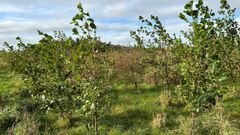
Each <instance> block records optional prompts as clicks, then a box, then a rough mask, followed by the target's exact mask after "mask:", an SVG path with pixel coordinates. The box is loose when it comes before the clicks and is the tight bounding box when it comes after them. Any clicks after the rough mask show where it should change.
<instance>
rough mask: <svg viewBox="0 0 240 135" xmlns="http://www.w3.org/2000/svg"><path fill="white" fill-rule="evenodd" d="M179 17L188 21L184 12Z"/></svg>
mask: <svg viewBox="0 0 240 135" xmlns="http://www.w3.org/2000/svg"><path fill="white" fill-rule="evenodd" d="M179 18H180V19H182V20H184V21H187V18H186V16H185V15H184V14H183V13H180V14H179Z"/></svg>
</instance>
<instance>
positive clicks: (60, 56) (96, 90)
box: [5, 4, 111, 135]
mask: <svg viewBox="0 0 240 135" xmlns="http://www.w3.org/2000/svg"><path fill="white" fill-rule="evenodd" d="M77 7H78V9H79V13H78V14H77V15H76V16H75V17H74V18H73V19H72V22H71V23H72V24H74V26H75V28H73V29H72V32H73V34H74V35H77V38H76V40H73V39H72V38H71V37H66V36H65V34H64V33H63V32H59V31H56V32H55V36H51V35H49V34H45V33H43V32H41V31H38V33H39V35H42V36H43V38H42V39H41V40H40V41H39V43H38V44H24V43H23V42H22V40H21V39H20V38H19V37H18V38H17V40H18V41H19V43H18V49H17V50H14V49H13V46H10V45H9V44H7V43H5V45H6V46H7V47H8V48H9V49H10V51H11V52H12V53H13V54H14V55H13V57H12V61H11V63H12V67H13V70H14V71H16V72H18V73H19V74H21V75H23V80H24V81H25V83H26V85H27V87H28V91H27V92H28V95H30V98H29V100H31V101H34V104H35V106H36V109H37V110H42V111H55V112H60V113H61V114H64V113H71V112H72V111H75V110H76V109H80V110H81V111H80V112H81V115H85V116H87V118H92V119H94V121H93V123H92V122H89V123H90V125H91V126H90V127H94V129H95V134H96V135H98V134H99V132H98V123H99V117H100V115H103V114H104V113H106V109H108V107H109V105H110V101H111V100H110V98H109V94H110V93H109V90H111V85H110V81H109V79H110V75H111V68H110V66H109V63H108V62H107V61H106V56H104V54H101V52H99V50H98V47H96V43H97V42H99V39H98V38H97V37H96V25H95V24H94V20H93V19H92V18H91V17H90V14H89V13H88V12H85V11H84V10H83V7H82V5H81V4H78V6H77ZM63 116H64V115H63Z"/></svg>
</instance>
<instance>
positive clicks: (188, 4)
mask: <svg viewBox="0 0 240 135" xmlns="http://www.w3.org/2000/svg"><path fill="white" fill-rule="evenodd" d="M192 6H193V0H191V1H189V2H188V3H187V4H186V5H185V6H184V8H185V9H192Z"/></svg>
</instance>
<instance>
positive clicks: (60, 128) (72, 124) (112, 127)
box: [0, 53, 240, 135]
mask: <svg viewBox="0 0 240 135" xmlns="http://www.w3.org/2000/svg"><path fill="white" fill-rule="evenodd" d="M22 85H23V83H22V81H21V79H20V77H19V76H17V75H14V74H13V73H11V72H10V71H9V70H8V69H7V62H6V56H5V54H3V53H0V95H6V94H9V95H12V93H11V92H16V91H17V90H18V88H19V87H21V86H22ZM229 87H231V92H229V93H228V94H227V95H226V96H225V97H224V102H223V107H224V113H225V115H226V116H228V119H229V120H231V121H232V122H233V123H235V125H237V128H238V129H240V122H239V121H240V94H239V93H240V85H239V84H238V83H236V84H232V85H229ZM140 89H141V93H139V92H136V91H135V90H134V89H133V87H132V86H131V85H128V86H127V87H126V86H125V85H116V86H115V88H114V90H113V94H114V95H116V96H115V98H116V100H115V101H114V103H113V105H112V108H111V112H109V113H108V115H106V116H103V117H101V123H100V125H101V126H100V129H101V134H112V135H118V134H119V135H120V134H125V135H133V134H136V135H148V134H156V135H158V134H177V132H178V129H179V126H180V125H181V123H182V122H179V121H178V120H181V118H183V119H182V121H185V120H187V119H188V118H189V115H190V114H189V111H188V110H187V108H186V107H183V104H181V103H179V102H178V97H177V96H176V95H172V97H171V103H170V105H169V106H167V107H164V106H162V105H160V103H159V96H160V94H161V93H162V92H163V89H162V88H161V87H155V86H151V85H147V84H141V85H140ZM10 93H11V94H10ZM12 102H14V100H13V101H12ZM14 105H15V104H14V103H13V104H12V106H11V108H14ZM3 112H4V108H2V109H1V110H0V120H2V122H3V121H4V120H5V119H4V118H3V117H5V114H4V113H3ZM159 113H166V114H167V117H166V124H165V126H163V128H162V129H161V130H158V129H157V130H154V129H153V128H152V122H153V119H154V117H156V115H157V114H159ZM207 115H208V114H207ZM207 115H206V116H207ZM201 117H205V114H204V115H201V116H199V118H201ZM185 118H186V119H185ZM42 119H43V120H42V121H45V122H46V124H45V125H44V124H42V125H41V128H42V130H43V129H44V130H48V131H47V133H46V134H59V135H67V134H69V135H78V134H87V129H86V126H85V124H84V123H83V121H84V120H83V119H81V118H79V117H76V116H73V117H71V118H70V119H68V120H66V119H61V118H59V117H58V114H54V113H49V114H48V115H47V118H42ZM38 120H41V117H38ZM5 121H6V120H5ZM0 124H1V121H0ZM0 128H1V125H0ZM20 128H21V127H20ZM203 134H204V133H203ZM206 134H207V132H206Z"/></svg>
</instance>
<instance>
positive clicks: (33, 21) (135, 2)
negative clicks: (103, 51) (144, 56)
mask: <svg viewBox="0 0 240 135" xmlns="http://www.w3.org/2000/svg"><path fill="white" fill-rule="evenodd" d="M79 2H82V4H83V6H84V9H85V10H86V11H89V12H90V13H91V15H92V17H93V18H94V19H95V22H96V24H97V26H98V31H97V34H98V35H99V36H100V37H101V39H102V40H103V41H107V42H108V41H111V42H112V43H115V44H130V43H132V41H131V39H130V36H129V31H130V30H135V29H136V28H137V27H138V26H139V22H138V16H139V15H142V16H145V17H147V16H149V15H151V14H153V15H157V16H159V18H160V20H161V21H162V23H163V24H164V26H165V27H166V29H167V30H168V32H169V33H171V34H173V33H177V34H178V33H179V31H180V30H183V29H186V27H187V25H186V24H185V23H184V22H183V21H181V20H180V19H179V18H178V14H179V12H181V11H182V10H183V7H184V4H185V3H186V2H188V0H0V49H2V48H3V45H2V44H3V42H4V41H6V42H8V43H10V44H15V43H16V41H15V38H16V37H17V36H20V37H21V38H22V39H23V41H24V42H27V43H35V42H36V41H38V39H40V37H39V36H38V35H37V32H36V30H41V31H43V32H46V33H51V32H52V31H54V30H62V31H64V32H65V33H66V34H67V35H69V34H71V29H72V26H71V25H70V24H69V22H70V20H71V18H72V17H73V16H74V15H75V14H76V13H77V9H76V5H77V3H79ZM206 3H207V4H208V5H209V6H210V7H211V8H213V9H217V8H218V5H219V0H206ZM229 3H230V5H232V7H235V8H240V0H229ZM238 16H239V11H237V16H236V18H238ZM239 20H240V19H239Z"/></svg>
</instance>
